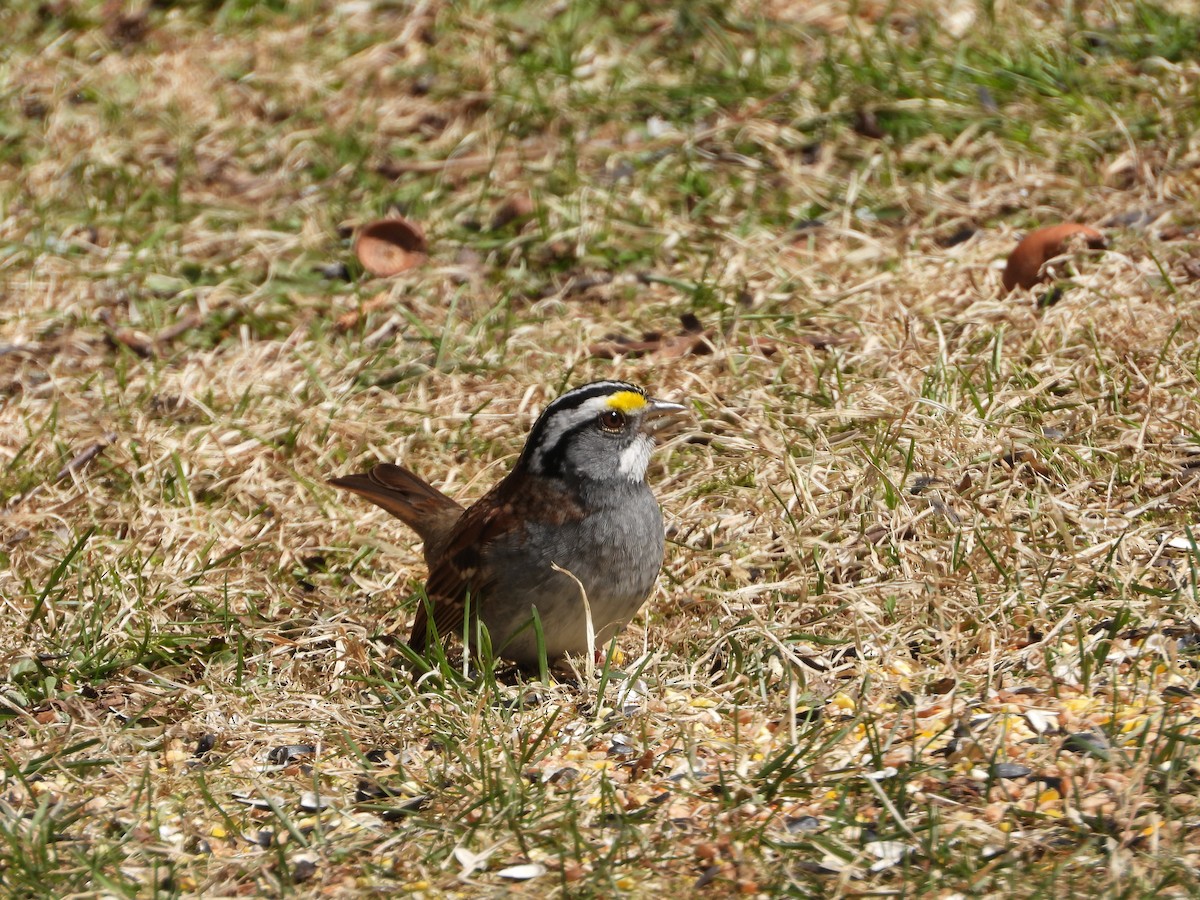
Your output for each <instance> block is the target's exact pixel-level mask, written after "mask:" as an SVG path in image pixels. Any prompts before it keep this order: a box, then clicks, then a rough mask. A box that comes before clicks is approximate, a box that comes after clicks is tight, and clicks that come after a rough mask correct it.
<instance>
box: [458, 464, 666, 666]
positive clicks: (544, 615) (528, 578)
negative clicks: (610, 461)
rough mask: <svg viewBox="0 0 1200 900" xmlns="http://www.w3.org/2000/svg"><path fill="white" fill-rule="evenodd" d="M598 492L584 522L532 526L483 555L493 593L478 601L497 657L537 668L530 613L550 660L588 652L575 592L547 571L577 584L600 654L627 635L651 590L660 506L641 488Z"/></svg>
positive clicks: (658, 557)
mask: <svg viewBox="0 0 1200 900" xmlns="http://www.w3.org/2000/svg"><path fill="white" fill-rule="evenodd" d="M603 488H604V489H605V490H604V491H603V492H602V493H601V495H600V496H597V497H585V498H584V499H585V504H584V505H585V507H586V508H588V509H590V510H591V513H590V514H589V515H588V516H586V517H585V518H584V519H583V520H582V521H579V522H575V523H571V524H567V525H557V526H553V527H550V526H539V525H531V526H529V527H528V528H527V530H526V533H525V534H524V535H523V536H520V537H518V536H516V535H513V536H511V537H509V538H507V539H504V540H502V541H500V542H497V543H495V544H493V545H491V546H490V547H489V548H488V549H487V552H486V566H485V567H486V568H487V569H488V571H489V574H490V576H491V585H490V587H489V588H488V590H487V592H486V594H485V595H484V596H482V597H480V598H479V600H478V602H479V607H478V608H479V615H480V617H481V618H482V619H483V622H484V624H485V625H487V628H488V632H489V634H490V635H491V639H492V645H493V647H494V648H496V649H497V651H498V652H500V653H501V654H502V655H503V656H505V657H508V658H510V659H515V660H517V661H518V662H522V663H526V664H530V665H532V664H534V663H536V660H537V641H536V637H535V635H534V634H533V632H532V629H531V628H529V627H528V623H529V622H530V620H531V609H532V608H533V607H535V606H536V608H537V611H538V615H539V617H540V619H541V622H542V629H543V633H544V636H545V643H546V655H547V657H548V658H549V659H551V660H553V659H555V658H557V657H560V656H562V655H563V654H564V653H573V654H578V653H584V652H585V651H586V650H587V637H586V626H585V613H584V606H583V602H582V600H581V598H580V594H579V587H578V585H576V584H575V582H574V581H573V580H572V579H571V578H570V577H568V576H567V575H564V574H562V573H561V572H556V571H554V569H553V568H552V565H551V564H552V563H554V564H557V565H558V566H560V567H561V568H563V569H566V570H567V571H569V572H571V573H572V574H573V575H574V576H575V578H577V579H579V581H580V582H581V583H582V584H583V587H584V589H585V590H586V592H587V599H588V603H589V605H590V606H591V612H592V624H593V627H594V629H595V633H596V638H597V641H596V643H597V646H598V647H600V648H603V647H605V646H607V644H608V641H609V640H610V639H611V638H612V637H613V635H615V634H617V633H619V632H620V630H621V629H622V628H624V627H625V625H626V624H627V623H628V622H629V620H630V619H631V618H633V616H634V615H635V614H636V613H637V611H638V609H639V608H640V607H641V605H642V603H643V602H644V601H645V599H646V597H647V596H648V595H649V594H650V591H651V590H652V589H653V587H654V582H655V579H656V578H657V577H658V572H659V569H660V568H661V567H662V560H663V525H662V514H661V512H660V511H659V507H658V502H657V501H656V500H655V499H654V496H653V494H651V492H650V489H649V487H648V486H647V485H646V484H645V483H644V482H643V483H640V484H633V483H628V482H626V483H623V484H619V485H617V486H615V488H614V485H613V484H612V483H609V482H606V483H605V484H604V485H603ZM522 628H524V629H525V630H524V631H523V632H522V631H521V629H522ZM514 632H516V634H515V635H514Z"/></svg>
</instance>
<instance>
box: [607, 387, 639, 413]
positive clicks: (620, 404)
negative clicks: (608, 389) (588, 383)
mask: <svg viewBox="0 0 1200 900" xmlns="http://www.w3.org/2000/svg"><path fill="white" fill-rule="evenodd" d="M645 405H646V398H645V397H643V396H642V395H641V394H639V393H638V392H637V391H618V392H617V393H615V394H613V395H612V396H611V397H609V398H608V406H609V408H610V409H619V410H620V411H621V412H633V411H634V410H635V409H641V408H642V407H643V406H645Z"/></svg>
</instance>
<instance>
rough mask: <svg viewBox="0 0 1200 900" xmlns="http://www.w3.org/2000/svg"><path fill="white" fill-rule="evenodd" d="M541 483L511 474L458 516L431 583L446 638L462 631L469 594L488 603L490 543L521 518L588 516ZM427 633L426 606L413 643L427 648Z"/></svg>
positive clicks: (433, 569)
mask: <svg viewBox="0 0 1200 900" xmlns="http://www.w3.org/2000/svg"><path fill="white" fill-rule="evenodd" d="M541 487H542V485H540V484H539V483H538V480H537V479H536V478H535V477H534V476H530V475H528V474H522V475H521V476H520V477H518V478H517V479H515V480H514V478H513V473H510V474H509V476H508V477H507V478H505V479H504V480H503V481H501V482H500V483H499V484H497V485H496V486H495V487H494V488H492V490H491V491H489V492H488V493H487V494H486V495H485V496H484V497H483V498H482V499H481V500H480V501H479V502H478V503H476V504H475V505H474V506H472V507H471V508H470V509H468V510H467V511H466V512H465V513H464V514H463V516H462V518H461V519H459V520H458V523H457V524H456V525H455V527H454V530H453V531H452V532H451V534H450V536H449V538H448V539H447V541H446V544H445V551H444V552H443V553H442V555H441V557H440V559H438V560H437V561H436V562H435V563H433V564H431V566H430V571H429V580H428V581H427V582H426V583H425V594H426V596H428V597H429V599H430V601H431V603H432V605H433V624H434V625H435V626H436V628H437V633H438V635H439V636H440V637H444V636H445V635H447V634H460V633H461V632H462V624H463V615H464V613H465V611H466V605H467V595H468V593H469V594H470V602H471V604H472V606H474V605H475V604H477V603H480V602H482V603H486V602H487V593H488V589H489V588H490V587H491V584H492V575H491V573H490V572H488V571H486V565H485V560H484V559H483V550H484V548H485V547H486V546H487V545H488V544H489V543H491V542H492V541H495V540H497V539H499V538H501V537H503V536H504V535H506V534H509V533H510V532H512V531H514V530H516V529H518V528H519V527H520V525H519V523H521V522H527V521H539V522H545V523H548V524H553V523H562V522H566V521H568V520H571V519H579V518H582V516H583V509H582V507H581V506H579V504H578V502H577V501H576V500H575V498H574V497H564V496H563V493H562V490H561V488H559V487H557V486H556V487H555V488H554V489H552V490H548V491H547V490H542V489H541ZM427 632H428V616H427V614H426V610H425V606H424V605H421V606H419V607H418V608H417V617H416V619H415V620H414V621H413V627H412V634H411V636H410V637H409V640H408V643H409V646H410V647H412V648H413V649H414V650H416V651H417V652H423V651H424V649H425V638H426V634H427Z"/></svg>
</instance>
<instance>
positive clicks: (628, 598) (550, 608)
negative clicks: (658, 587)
mask: <svg viewBox="0 0 1200 900" xmlns="http://www.w3.org/2000/svg"><path fill="white" fill-rule="evenodd" d="M684 410H685V408H684V407H683V406H680V405H679V404H678V403H667V402H664V401H662V400H654V399H652V398H650V397H647V396H646V392H645V391H643V390H642V389H641V388H639V387H635V386H634V385H632V384H626V383H625V382H621V381H596V382H593V383H591V384H585V385H583V386H582V387H578V388H575V389H574V390H572V391H568V392H567V393H565V394H563V395H562V396H561V397H559V398H558V399H557V400H555V401H554V402H552V403H551V404H550V405H549V406H547V407H546V409H545V410H544V411H543V412H542V414H541V416H539V417H538V420H537V422H536V423H535V424H534V426H533V430H532V431H531V432H530V433H529V437H528V439H527V440H526V442H525V449H524V450H523V451H522V452H521V456H520V458H519V459H518V460H517V463H516V465H515V466H514V467H513V469H512V471H511V472H509V473H508V475H507V476H506V477H505V478H504V479H503V480H502V481H501V482H500V483H499V484H497V485H496V486H495V487H494V488H492V489H491V490H490V491H488V493H487V494H485V495H484V496H483V498H482V499H480V500H479V501H478V502H477V503H475V505H473V506H471V507H470V508H469V509H463V507H462V506H460V505H459V504H458V503H456V502H454V501H453V500H451V499H450V498H449V497H447V496H446V495H445V494H443V493H442V492H441V491H439V490H437V489H436V488H434V487H431V486H430V485H429V484H427V483H425V482H424V481H422V480H421V479H420V478H418V477H417V476H416V475H414V474H413V473H412V472H409V471H408V470H407V469H403V468H401V467H400V466H393V465H387V464H383V465H378V466H375V468H373V469H371V471H370V472H367V473H366V474H363V475H349V476H346V477H344V478H334V479H332V480H331V481H330V483H331V484H334V485H337V486H338V487H342V488H346V489H347V490H351V491H354V492H355V493H357V494H361V495H362V496H363V497H366V498H367V499H368V500H370V501H371V502H372V503H374V504H375V505H376V506H380V507H382V508H383V509H386V510H387V511H388V512H390V513H391V514H392V515H394V516H396V517H397V518H399V519H400V520H401V521H403V522H404V523H405V524H406V525H408V526H409V527H410V528H412V529H413V530H414V531H416V532H417V534H418V535H419V536H420V537H421V539H422V540H423V541H424V542H425V550H424V552H425V562H426V564H427V565H428V566H429V580H428V581H427V582H426V583H425V593H426V595H427V596H428V598H429V600H430V601H431V605H432V609H433V624H434V626H435V627H436V630H437V633H438V634H439V635H446V634H449V633H456V634H461V633H462V623H463V619H464V616H465V615H466V614H467V609H468V605H469V607H470V615H471V617H472V619H474V618H475V617H478V619H479V620H482V622H483V624H484V625H486V626H487V630H488V634H489V636H490V638H491V643H492V647H493V648H494V649H495V651H496V653H497V654H498V655H500V656H503V657H505V658H507V659H511V660H514V661H515V662H517V663H519V664H520V665H522V666H525V667H533V666H536V665H537V664H538V660H539V654H538V637H537V633H536V630H535V628H534V623H533V610H534V609H536V610H537V617H538V619H539V621H540V623H541V630H542V637H543V640H544V647H545V653H546V658H547V659H548V660H550V661H554V660H557V659H559V658H560V657H562V656H563V655H564V654H567V653H572V654H581V653H586V652H591V650H592V649H599V648H601V647H603V646H604V645H605V644H607V642H608V641H609V640H610V639H611V638H612V637H613V636H614V635H616V634H617V633H619V632H620V631H621V629H622V628H624V627H625V625H626V624H627V623H628V622H629V620H630V619H632V618H633V616H634V614H635V613H637V611H638V609H639V608H640V607H641V605H642V603H643V601H645V599H646V597H647V596H649V594H650V591H651V589H652V588H653V587H654V581H655V579H656V578H657V577H658V571H659V569H660V568H661V566H662V560H663V524H662V513H661V512H660V510H659V508H658V502H657V501H656V500H655V499H654V495H653V494H652V493H651V492H650V487H649V485H647V484H646V466H647V465H648V464H649V462H650V452H651V450H652V449H653V448H654V434H655V432H656V431H657V430H658V429H659V428H660V427H661V426H662V424H663V423H665V422H668V421H671V420H672V419H675V418H676V417H678V416H679V415H680V414H681V413H683V412H684ZM555 566H557V567H558V568H559V569H564V570H566V572H569V573H570V575H568V574H565V573H564V572H562V571H557V570H556V569H555ZM572 576H574V577H572ZM575 579H578V583H576V580H575ZM580 585H582V587H583V591H584V592H586V597H587V605H586V607H585V604H584V598H583V596H582V595H581V593H580ZM588 607H590V609H591V617H592V625H593V628H594V634H595V647H594V648H589V647H588V641H587V613H586V609H587V608H588ZM428 630H429V628H428V617H427V613H426V607H425V606H424V605H422V606H419V607H418V608H417V617H416V620H415V621H414V622H413V627H412V634H411V636H410V638H409V646H411V647H412V648H413V649H414V650H416V651H418V652H424V650H425V645H426V636H427V634H428ZM472 633H473V632H472Z"/></svg>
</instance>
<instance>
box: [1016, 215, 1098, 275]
mask: <svg viewBox="0 0 1200 900" xmlns="http://www.w3.org/2000/svg"><path fill="white" fill-rule="evenodd" d="M1077 234H1079V235H1083V238H1082V240H1084V241H1086V242H1087V245H1088V247H1090V248H1091V249H1092V250H1102V249H1104V246H1105V244H1104V235H1102V234H1101V233H1100V232H1099V231H1097V230H1096V229H1095V228H1091V227H1089V226H1087V225H1080V224H1079V223H1077V222H1064V223H1063V224H1061V225H1048V226H1046V227H1045V228H1038V229H1036V230H1035V231H1031V232H1029V234H1027V235H1025V237H1024V239H1023V240H1022V241H1021V242H1020V243H1019V244H1017V246H1016V248H1015V249H1014V250H1013V252H1012V253H1011V254H1009V257H1008V264H1007V265H1005V267H1004V279H1003V280H1004V290H1005V291H1011V290H1012V289H1013V288H1015V287H1018V286H1019V287H1022V288H1031V287H1033V286H1034V285H1035V284H1038V283H1039V282H1041V281H1044V280H1045V276H1044V275H1043V274H1042V266H1043V265H1045V264H1046V261H1047V260H1050V259H1054V257H1056V256H1058V255H1059V254H1060V253H1062V252H1063V248H1064V246H1065V245H1066V242H1067V239H1068V238H1070V237H1072V236H1073V235H1077Z"/></svg>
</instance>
